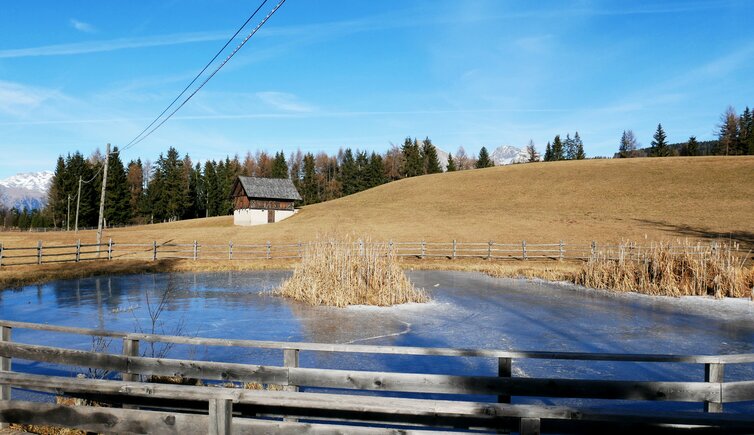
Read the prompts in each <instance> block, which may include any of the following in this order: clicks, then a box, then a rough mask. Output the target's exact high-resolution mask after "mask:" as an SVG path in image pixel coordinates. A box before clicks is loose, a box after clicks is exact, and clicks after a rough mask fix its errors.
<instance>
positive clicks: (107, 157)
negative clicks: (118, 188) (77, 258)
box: [97, 144, 110, 258]
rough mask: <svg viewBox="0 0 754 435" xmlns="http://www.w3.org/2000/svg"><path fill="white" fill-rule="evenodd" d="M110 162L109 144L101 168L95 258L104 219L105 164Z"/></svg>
mask: <svg viewBox="0 0 754 435" xmlns="http://www.w3.org/2000/svg"><path fill="white" fill-rule="evenodd" d="M109 163H110V144H107V146H106V147H105V168H104V169H103V170H102V193H101V194H100V197H99V219H97V258H99V254H100V244H101V243H100V242H102V224H103V223H104V219H105V190H106V189H107V165H108V164H109Z"/></svg>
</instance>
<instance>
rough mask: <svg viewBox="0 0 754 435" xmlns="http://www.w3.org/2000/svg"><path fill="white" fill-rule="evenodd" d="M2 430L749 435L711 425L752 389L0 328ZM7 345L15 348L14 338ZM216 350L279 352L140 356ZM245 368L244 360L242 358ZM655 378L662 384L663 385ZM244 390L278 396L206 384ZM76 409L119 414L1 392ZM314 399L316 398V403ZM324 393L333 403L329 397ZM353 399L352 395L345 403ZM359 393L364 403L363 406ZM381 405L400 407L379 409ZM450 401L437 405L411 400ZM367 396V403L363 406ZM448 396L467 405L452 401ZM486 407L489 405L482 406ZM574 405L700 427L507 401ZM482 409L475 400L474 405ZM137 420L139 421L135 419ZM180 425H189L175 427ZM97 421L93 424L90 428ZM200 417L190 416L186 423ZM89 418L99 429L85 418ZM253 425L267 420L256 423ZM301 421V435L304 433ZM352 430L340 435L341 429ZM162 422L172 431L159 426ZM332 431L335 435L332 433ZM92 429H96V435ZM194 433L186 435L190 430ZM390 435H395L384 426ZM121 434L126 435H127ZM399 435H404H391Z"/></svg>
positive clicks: (504, 357) (733, 425)
mask: <svg viewBox="0 0 754 435" xmlns="http://www.w3.org/2000/svg"><path fill="white" fill-rule="evenodd" d="M0 328H1V329H2V335H1V337H2V340H0V385H2V387H0V388H2V397H0V421H3V422H8V423H27V424H49V425H57V426H67V427H74V428H79V429H84V430H102V428H103V426H102V425H103V424H105V423H103V420H102V418H104V417H107V419H110V420H107V421H109V422H110V423H108V424H111V425H112V426H110V427H109V428H108V429H107V430H105V431H106V432H113V431H124V432H129V431H130V432H141V433H144V432H149V431H159V432H166V433H173V432H175V433H178V432H181V431H183V432H181V433H218V434H227V433H231V431H232V432H233V433H252V432H254V431H263V432H264V433H302V432H306V433H348V434H350V433H375V434H387V433H391V434H393V433H414V432H416V433H428V432H427V429H440V428H443V429H447V428H451V429H452V428H456V429H468V428H474V429H475V430H476V431H484V433H490V432H492V433H495V432H497V431H500V430H518V431H520V433H525V434H538V433H541V432H550V431H554V432H558V433H567V432H576V433H584V432H589V431H593V432H598V433H599V432H602V433H604V432H609V431H616V430H620V431H625V430H627V429H630V430H635V431H642V432H643V433H655V432H663V430H665V429H667V427H668V426H667V425H691V426H704V429H705V431H707V432H705V433H748V432H746V431H750V430H751V428H752V427H754V415H752V414H730V413H725V412H723V405H724V404H725V403H734V402H754V379H737V380H735V381H732V382H731V381H725V379H724V377H723V368H724V366H725V365H730V364H754V354H734V355H658V354H617V353H580V352H542V351H537V352H530V351H510V350H494V349H453V348H424V347H401V346H370V345H348V344H328V343H302V342H272V341H258V340H241V339H218V338H201V337H182V336H167V335H152V334H134V333H125V332H116V331H104V330H95V329H86V328H74V327H63V326H55V325H43V324H34V323H26V322H13V321H0ZM14 329H15V330H19V329H21V330H36V331H48V332H54V333H65V334H77V335H86V336H92V337H97V336H99V337H107V338H110V339H120V340H122V344H123V348H122V352H121V353H109V351H103V352H91V351H82V350H76V349H68V348H62V347H56V346H50V345H41V344H29V343H20V342H16V341H12V340H11V330H14ZM16 337H18V335H16ZM142 341H145V342H154V343H172V344H183V345H190V346H223V347H240V348H256V349H278V350H280V351H281V357H282V358H281V364H280V365H258V364H251V362H253V361H250V363H248V364H247V363H244V364H240V363H226V362H217V361H197V360H184V359H168V358H153V357H146V356H143V354H140V352H139V343H140V342H142ZM301 352H319V353H322V352H324V353H357V354H364V355H370V354H372V355H413V356H415V357H436V356H446V357H474V358H491V359H493V360H495V361H497V366H498V372H497V375H496V376H495V375H479V374H459V373H453V374H421V373H403V372H374V371H360V370H349V369H346V370H344V369H326V368H317V367H300V353H301ZM249 355H253V354H249ZM12 359H20V360H24V361H31V362H33V363H34V366H35V368H36V369H37V370H38V367H39V363H42V364H54V365H56V366H60V365H63V366H70V367H79V368H89V369H104V370H108V371H110V372H114V373H115V372H117V373H120V374H121V379H122V380H121V381H118V380H115V379H80V378H70V377H60V376H46V375H39V374H29V373H22V372H19V371H18V369H17V368H16V369H15V370H12V369H11V360H12ZM528 359H537V360H550V361H559V360H560V361H562V360H567V361H575V362H578V363H580V364H587V363H589V362H590V361H621V362H631V363H643V364H656V363H660V364H658V365H657V366H653V368H655V369H656V370H653V372H656V373H660V376H662V373H667V374H668V375H672V374H673V373H674V372H680V371H683V372H684V373H688V370H689V369H688V364H697V365H702V366H703V367H704V379H702V378H701V377H700V379H698V380H696V381H667V380H631V379H620V380H619V379H613V377H614V376H613V375H611V374H609V373H608V374H606V375H605V376H604V377H605V378H604V379H600V378H597V379H595V378H588V379H581V378H579V379H570V378H557V377H546V378H531V377H520V376H514V373H513V371H512V370H511V368H512V366H513V365H514V364H519V363H521V362H522V361H525V360H528ZM152 376H170V377H180V378H191V379H200V380H203V381H205V383H208V385H207V386H190V385H171V384H156V383H151V382H140V381H141V380H148V379H150V377H152ZM666 376H667V375H666ZM218 381H220V382H223V383H228V382H236V383H247V382H255V383H259V384H262V385H280V386H282V390H281V391H269V390H268V391H260V390H249V389H244V388H227V385H226V387H225V388H218V386H211V384H212V383H213V382H218ZM11 387H15V388H23V389H26V390H33V391H39V392H47V393H53V394H64V395H70V396H74V397H81V398H88V399H92V400H95V401H96V402H98V403H105V404H111V405H116V406H120V405H122V406H123V409H120V408H94V407H87V406H82V407H72V408H71V407H61V406H58V405H52V404H42V403H32V402H24V401H17V400H12V397H11V394H10V388H11ZM323 389H324V390H323ZM333 391H334V392H333ZM349 391H354V392H356V394H353V393H349ZM365 392H371V394H368V395H365V394H364V393H365ZM379 392H393V393H396V392H397V393H411V394H412V397H410V398H407V397H387V396H384V395H379ZM417 393H418V394H433V395H454V396H448V397H447V398H444V399H441V400H438V399H435V398H431V397H417V396H416V394H417ZM375 394H378V395H375ZM457 395H465V396H471V398H469V399H458V398H457ZM490 396H491V397H492V400H490ZM522 396H523V397H544V398H574V399H599V400H621V401H625V400H628V401H637V402H638V401H673V402H692V403H699V404H700V405H702V404H703V406H704V409H705V411H707V412H706V413H699V412H678V411H673V412H664V411H646V410H645V409H646V408H645V407H642V408H636V409H631V408H630V407H629V408H625V410H624V411H614V410H610V411H600V410H599V408H596V409H595V408H594V407H591V408H574V407H567V406H543V405H525V404H516V403H515V401H513V402H514V403H513V404H512V403H511V402H512V398H515V397H522ZM485 399H486V400H485ZM139 407H148V408H149V409H150V411H144V410H139V409H138V408H139ZM186 412H189V413H186ZM98 413H99V414H98ZM197 413H198V414H197ZM97 415H99V417H100V420H97V418H95V416H97ZM260 417H264V418H265V419H266V420H260V419H259V418H260ZM302 420H306V421H308V422H306V423H303V422H301V421H302ZM343 421H347V422H349V424H354V423H358V424H359V426H343V425H342V422H343ZM171 422H172V423H171ZM334 422H335V424H334ZM98 425H99V426H98ZM191 425H194V426H193V427H194V429H191V427H190V426H191ZM395 425H399V426H401V427H402V429H401V431H400V432H395V429H390V428H388V426H395ZM129 428H130V429H129ZM403 429H406V430H408V432H403V431H402V430H403Z"/></svg>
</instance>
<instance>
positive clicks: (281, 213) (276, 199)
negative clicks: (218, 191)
mask: <svg viewBox="0 0 754 435" xmlns="http://www.w3.org/2000/svg"><path fill="white" fill-rule="evenodd" d="M230 191H231V196H232V199H233V223H234V224H235V225H244V226H249V225H262V224H271V223H274V222H279V221H282V220H283V219H287V218H289V217H291V216H293V215H294V214H296V212H297V210H296V209H295V208H294V206H293V202H294V201H300V200H301V196H300V195H299V194H298V191H297V190H296V186H294V185H293V182H292V181H291V180H289V179H282V178H258V177H242V176H239V177H238V178H236V181H234V182H233V187H232V188H231V190H230Z"/></svg>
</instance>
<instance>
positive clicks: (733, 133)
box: [715, 107, 740, 156]
mask: <svg viewBox="0 0 754 435" xmlns="http://www.w3.org/2000/svg"><path fill="white" fill-rule="evenodd" d="M720 121H721V122H720V125H719V130H718V134H717V137H718V143H717V149H716V150H715V154H717V155H721V156H727V155H733V154H736V153H737V152H738V150H739V149H740V147H739V144H738V139H739V138H738V115H736V110H735V109H733V107H728V110H726V111H725V113H723V115H722V116H721V120H720Z"/></svg>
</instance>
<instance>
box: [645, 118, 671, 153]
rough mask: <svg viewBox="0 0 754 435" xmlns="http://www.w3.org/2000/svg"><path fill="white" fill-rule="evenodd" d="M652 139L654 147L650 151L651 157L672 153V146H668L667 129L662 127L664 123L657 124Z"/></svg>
mask: <svg viewBox="0 0 754 435" xmlns="http://www.w3.org/2000/svg"><path fill="white" fill-rule="evenodd" d="M652 137H653V140H652V148H651V149H650V151H649V155H650V157H667V156H669V155H670V148H668V141H667V135H666V134H665V130H663V129H662V124H657V130H656V131H655V134H654V136H652Z"/></svg>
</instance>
